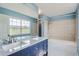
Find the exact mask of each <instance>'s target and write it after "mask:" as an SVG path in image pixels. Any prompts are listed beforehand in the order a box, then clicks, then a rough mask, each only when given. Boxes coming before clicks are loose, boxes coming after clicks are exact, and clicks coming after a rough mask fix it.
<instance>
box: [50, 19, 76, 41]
mask: <svg viewBox="0 0 79 59" xmlns="http://www.w3.org/2000/svg"><path fill="white" fill-rule="evenodd" d="M75 34H76V19H75V18H71V19H62V20H55V21H51V22H50V23H49V38H50V39H62V40H70V41H75Z"/></svg>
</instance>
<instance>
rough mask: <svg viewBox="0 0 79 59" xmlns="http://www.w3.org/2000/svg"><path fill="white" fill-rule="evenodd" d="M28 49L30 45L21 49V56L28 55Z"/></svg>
mask: <svg viewBox="0 0 79 59" xmlns="http://www.w3.org/2000/svg"><path fill="white" fill-rule="evenodd" d="M30 50H31V47H28V48H25V49H23V50H21V51H20V52H21V56H30Z"/></svg>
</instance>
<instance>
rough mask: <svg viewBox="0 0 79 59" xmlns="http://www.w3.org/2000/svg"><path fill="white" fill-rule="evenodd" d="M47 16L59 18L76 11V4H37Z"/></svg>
mask: <svg viewBox="0 0 79 59" xmlns="http://www.w3.org/2000/svg"><path fill="white" fill-rule="evenodd" d="M36 5H37V6H38V7H39V8H40V9H41V11H42V13H43V14H45V15H47V16H57V15H63V14H67V13H72V12H75V11H76V8H77V4H75V3H37V4H36Z"/></svg>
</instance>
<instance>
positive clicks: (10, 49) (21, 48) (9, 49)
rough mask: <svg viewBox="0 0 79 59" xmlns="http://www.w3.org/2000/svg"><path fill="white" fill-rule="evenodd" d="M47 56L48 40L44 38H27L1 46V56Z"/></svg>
mask: <svg viewBox="0 0 79 59" xmlns="http://www.w3.org/2000/svg"><path fill="white" fill-rule="evenodd" d="M47 54H48V39H47V38H44V37H35V38H29V39H27V40H22V41H21V42H15V43H12V44H9V45H3V46H2V49H0V55H2V56H46V55H47Z"/></svg>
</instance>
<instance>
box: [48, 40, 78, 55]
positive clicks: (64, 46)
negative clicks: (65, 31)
mask: <svg viewBox="0 0 79 59" xmlns="http://www.w3.org/2000/svg"><path fill="white" fill-rule="evenodd" d="M48 55H49V56H77V49H76V42H73V41H64V40H57V39H49V40H48Z"/></svg>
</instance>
